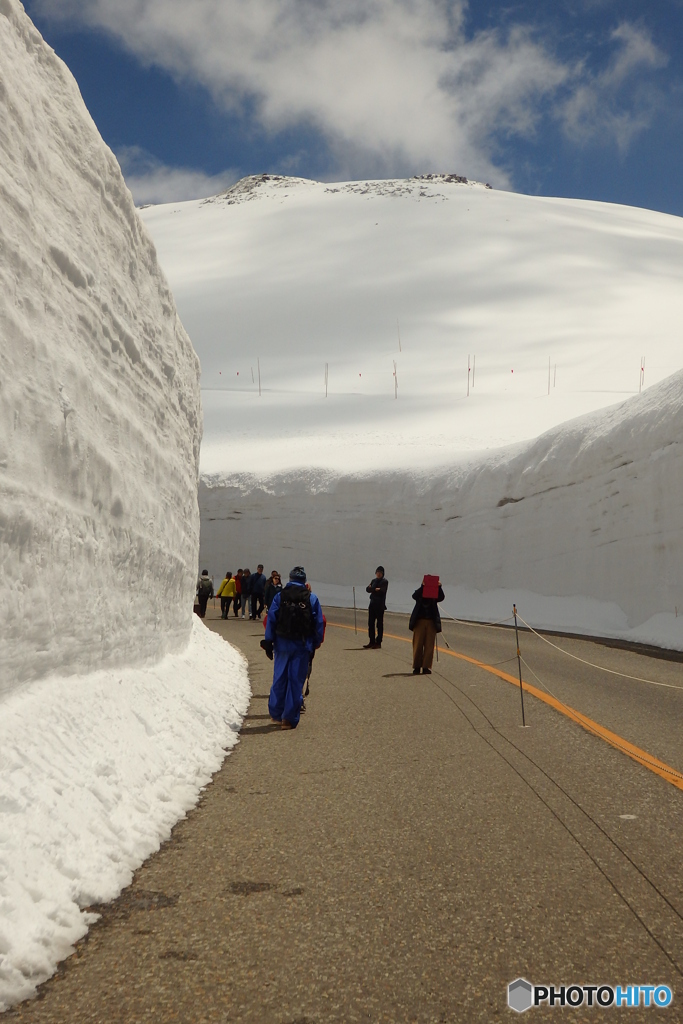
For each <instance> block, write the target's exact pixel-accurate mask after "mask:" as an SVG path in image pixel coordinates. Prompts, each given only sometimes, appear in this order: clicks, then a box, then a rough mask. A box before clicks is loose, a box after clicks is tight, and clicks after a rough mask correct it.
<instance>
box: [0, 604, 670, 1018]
mask: <svg viewBox="0 0 683 1024" xmlns="http://www.w3.org/2000/svg"><path fill="white" fill-rule="evenodd" d="M209 615H210V616H212V615H214V616H216V618H214V619H213V620H212V619H211V618H209V619H208V620H207V621H208V624H209V625H210V626H211V627H212V628H214V629H216V630H217V631H218V632H220V633H221V634H222V635H223V636H225V637H227V638H228V639H230V640H231V641H232V642H233V643H235V644H236V645H237V646H238V647H239V648H240V649H241V650H242V651H243V653H245V654H246V655H247V657H248V658H249V661H250V673H251V683H252V689H253V698H252V703H251V707H250V711H249V715H248V717H247V719H246V721H245V724H244V728H243V730H242V733H241V742H240V743H239V744H238V747H237V749H236V751H235V752H234V753H233V755H232V756H231V757H230V758H229V760H228V761H227V762H226V763H225V765H224V766H223V768H222V769H221V771H220V772H219V773H218V774H217V775H216V776H215V778H214V782H213V784H212V785H211V786H209V788H208V789H207V791H206V793H205V795H204V797H203V799H202V801H201V802H200V804H199V806H198V807H197V808H196V810H194V811H192V812H191V813H190V815H189V816H188V818H187V819H186V820H184V821H182V822H181V823H180V824H179V825H177V826H176V828H175V829H174V832H173V835H172V837H171V839H170V841H169V842H168V843H167V844H165V845H164V846H163V847H162V849H161V850H160V852H159V853H158V854H155V855H154V856H153V857H152V858H151V859H150V860H149V861H148V862H147V863H146V864H145V865H144V866H143V867H142V868H141V869H140V871H139V872H138V873H137V875H136V877H135V879H134V882H133V884H132V886H131V887H130V889H128V890H126V892H124V893H123V895H122V896H121V897H120V898H119V900H117V901H115V902H114V903H113V904H111V905H110V906H109V907H106V908H102V909H103V918H102V922H101V923H100V924H97V925H95V926H94V927H93V928H92V930H91V933H90V937H89V939H88V940H87V941H86V942H84V943H83V944H82V945H81V946H80V947H79V949H78V951H77V953H76V955H75V956H74V957H73V958H72V959H71V961H69V962H68V963H67V964H66V965H65V969H64V971H63V973H62V974H61V976H59V977H57V978H55V979H53V980H52V981H50V982H48V983H47V984H46V985H45V986H44V988H43V995H44V998H43V999H42V1000H41V1001H37V1002H33V1003H26V1004H23V1005H22V1006H20V1007H18V1008H16V1009H15V1010H14V1011H12V1012H11V1013H10V1015H9V1018H8V1019H11V1020H16V1021H24V1022H29V1021H31V1022H48V1021H50V1022H56V1021H60V1022H66V1021H69V1022H70V1024H71V1022H85V1021H88V1022H89V1024H90V1022H92V1021H95V1020H101V1021H105V1020H106V1021H108V1022H119V1021H120V1022H124V1021H125V1022H127V1024H128V1022H130V1021H136V1020H145V1019H151V1020H160V1021H161V1020H171V1019H172V1020H177V1021H183V1022H188V1024H189V1022H192V1024H196V1022H210V1024H218V1022H219V1021H220V1022H225V1021H231V1022H235V1021H239V1022H263V1021H268V1022H271V1021H272V1022H277V1024H279V1022H291V1021H293V1020H303V1019H306V1020H308V1021H315V1022H318V1024H322V1022H328V1021H344V1022H348V1021H350V1020H354V1019H358V1020H372V1021H380V1020H391V1021H396V1022H407V1021H417V1022H420V1024H422V1022H424V1024H426V1022H428V1021H434V1020H440V1021H444V1022H461V1021H464V1020H467V1021H487V1022H488V1021H491V1020H495V1019H498V1018H499V1017H500V1018H502V1017H503V1016H504V1015H505V1014H506V1013H507V1012H508V1011H507V1009H506V1003H505V1000H506V986H507V983H508V982H509V981H511V980H512V979H514V978H516V977H517V976H519V975H523V976H524V977H526V978H529V979H530V980H531V981H533V982H535V983H537V984H540V983H542V982H546V981H547V982H550V983H553V984H562V983H565V984H569V983H571V982H573V981H576V982H579V983H584V984H589V983H591V982H595V983H603V982H607V983H613V984H617V983H620V984H627V983H638V982H639V981H640V982H643V983H647V982H652V983H655V982H661V983H664V984H668V985H671V986H672V987H673V988H674V989H678V990H679V991H680V982H681V975H682V974H683V928H682V927H681V925H682V923H683V921H682V918H681V915H682V914H683V884H682V882H683V879H682V873H681V864H680V857H679V851H678V836H679V835H680V830H681V827H682V826H683V794H682V793H681V791H680V790H679V789H677V788H676V787H675V786H674V785H669V784H668V783H667V782H666V781H664V779H663V778H662V777H660V776H659V775H657V774H655V773H654V772H652V771H649V770H648V769H647V768H645V767H643V766H642V765H640V764H637V763H636V762H635V761H633V760H632V759H631V758H629V757H627V756H625V755H624V754H623V753H621V752H620V751H618V750H615V749H614V748H613V747H612V746H610V745H609V744H607V743H605V742H604V741H603V740H602V739H600V738H597V737H596V736H594V735H591V734H589V733H588V732H586V731H585V730H584V729H581V728H580V727H578V726H577V725H576V724H574V723H573V722H572V721H570V720H569V719H568V718H567V717H566V716H565V715H562V714H560V713H558V712H557V711H556V710H555V709H553V708H551V707H549V706H548V705H546V704H544V703H542V702H540V701H538V700H536V699H534V698H532V697H531V696H528V697H527V705H526V710H527V722H528V723H529V728H527V729H522V728H521V727H520V710H519V691H518V689H517V688H515V687H513V686H511V685H510V684H509V683H507V682H505V681H504V680H501V679H499V678H497V677H495V676H494V675H492V674H491V672H489V671H485V670H483V669H482V668H480V667H478V666H477V665H475V664H472V663H471V662H469V661H464V660H462V659H460V658H454V657H450V656H445V657H444V656H441V657H440V660H439V663H438V665H437V664H436V663H435V665H434V668H435V671H434V674H433V676H432V677H431V678H426V677H424V676H420V677H417V678H416V677H413V676H412V674H411V671H410V648H409V647H408V645H407V644H406V643H405V640H404V639H392V638H391V637H387V638H386V639H385V643H384V646H383V649H382V650H381V651H377V652H374V651H372V652H367V651H363V650H361V649H360V645H361V644H362V643H363V642H364V636H363V634H362V632H359V634H358V637H356V636H355V635H354V633H353V629H352V615H351V614H349V612H348V611H344V610H341V609H332V608H330V609H327V616H328V620H329V622H330V623H331V625H330V626H329V628H328V631H327V638H326V641H325V645H324V647H323V648H322V650H321V651H320V653H319V655H318V657H317V658H316V661H315V667H314V673H313V679H312V684H311V690H312V692H311V697H310V699H309V701H308V705H309V707H308V711H307V713H306V715H305V716H304V717H303V719H302V723H301V726H300V728H299V729H298V730H297V731H296V732H294V733H282V731H281V730H280V729H279V728H275V727H273V726H272V724H271V723H270V721H269V719H268V716H267V707H266V699H267V693H268V686H269V682H270V668H271V666H270V663H269V662H267V661H266V659H265V658H264V657H263V654H262V652H261V651H260V650H259V648H258V642H259V640H260V639H261V637H262V630H261V628H260V626H258V625H257V626H256V627H255V626H254V624H250V623H248V622H241V621H237V622H235V621H234V620H231V621H228V622H227V623H224V622H222V621H221V620H220V619H218V618H217V615H218V613H217V611H213V610H212V609H211V608H210V611H209ZM334 623H339V624H340V625H341V626H345V627H347V628H339V627H338V626H335V625H333V624H334ZM349 626H351V628H350V629H349V628H348V627H349ZM386 627H387V633H388V634H392V635H394V634H395V635H396V636H397V637H401V638H405V637H407V636H408V633H407V628H406V618H405V616H394V615H390V616H387V620H386ZM446 636H447V637H448V639H449V642H450V643H451V646H452V648H453V649H454V650H457V651H459V652H460V653H463V654H465V655H467V656H469V657H471V658H476V659H478V660H480V661H482V662H486V663H488V664H490V665H493V664H494V663H495V662H503V661H506V660H507V659H509V658H511V657H514V654H515V646H514V635H513V634H511V633H510V631H508V630H501V629H480V628H476V627H474V626H468V627H460V626H457V627H456V626H452V625H450V624H449V625H446ZM560 643H561V645H562V646H564V647H566V648H567V649H568V650H571V652H572V653H573V654H575V655H578V656H580V657H582V658H585V659H586V660H589V661H593V662H597V663H599V664H602V665H605V666H607V667H609V668H612V669H614V670H618V671H623V672H625V673H626V674H627V675H633V676H640V677H644V678H649V679H652V680H653V682H659V683H666V684H669V685H667V686H654V685H650V684H645V683H636V682H634V681H633V680H630V681H629V680H625V679H620V678H619V677H617V676H609V675H604V676H603V675H602V674H599V673H596V672H595V670H593V669H589V668H588V667H587V666H585V665H581V664H580V663H579V662H574V661H571V660H570V659H568V658H567V659H565V658H564V656H562V655H560V654H559V653H558V652H556V651H554V650H553V649H552V648H550V647H548V646H547V645H545V644H544V643H543V641H542V640H539V639H536V638H535V637H533V636H530V635H528V634H523V635H522V637H521V647H522V654H523V655H524V657H525V660H526V661H527V662H528V664H529V665H530V666H531V668H533V670H534V671H535V672H536V673H537V675H538V676H539V677H540V678H541V679H543V680H544V682H546V683H547V684H548V685H549V686H550V687H551V689H552V690H553V692H555V694H556V695H557V696H558V697H560V698H561V699H562V700H563V701H565V702H566V703H567V704H569V705H571V706H572V707H574V708H577V709H579V710H581V711H582V712H584V713H585V714H586V715H589V716H590V717H591V718H593V719H594V720H596V721H597V722H599V723H600V724H601V725H603V726H605V727H606V728H609V729H611V730H612V731H614V732H615V733H618V734H619V735H620V736H622V737H624V738H625V739H627V740H629V741H630V742H631V743H633V744H635V745H637V746H639V747H640V748H642V749H643V750H646V751H648V752H649V753H650V754H652V755H654V756H655V757H657V758H658V759H660V760H662V761H664V762H666V763H668V764H669V765H671V766H672V768H674V769H678V770H679V771H680V770H683V755H682V753H681V749H680V742H679V737H680V730H681V726H682V725H683V700H682V698H683V694H682V693H681V691H680V689H677V688H674V687H678V686H680V685H681V680H680V675H681V673H680V664H678V663H673V662H668V661H665V660H661V659H653V658H648V657H643V656H640V655H638V654H635V653H633V652H629V651H623V650H614V649H610V648H607V647H603V646H600V645H597V644H593V643H589V642H584V641H572V640H562V641H560ZM497 667H498V668H500V669H501V671H509V670H510V669H511V668H512V669H513V671H514V662H512V663H511V664H510V665H500V666H497ZM525 675H526V672H525ZM677 999H678V994H676V995H675V996H674V1003H673V1004H672V1008H671V1010H670V1011H668V1012H669V1017H668V1019H671V1020H675V1019H680V1016H677V1014H680V1011H679V1010H677V1005H678V1004H677ZM635 1014H636V1018H638V1017H639V1014H638V1011H635ZM556 1015H557V1010H554V1011H553V1013H552V1016H551V1014H550V1012H549V1011H547V1010H542V1009H540V1010H537V1011H535V1016H534V1019H538V1020H544V1019H553V1020H554V1019H555V1017H556ZM596 1019H598V1013H596Z"/></svg>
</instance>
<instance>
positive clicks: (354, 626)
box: [353, 587, 358, 635]
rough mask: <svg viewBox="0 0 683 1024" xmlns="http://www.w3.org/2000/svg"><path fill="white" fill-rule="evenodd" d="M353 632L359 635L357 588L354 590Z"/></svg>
mask: <svg viewBox="0 0 683 1024" xmlns="http://www.w3.org/2000/svg"><path fill="white" fill-rule="evenodd" d="M353 631H354V633H355V634H356V635H358V622H357V620H356V588H355V587H354V588H353Z"/></svg>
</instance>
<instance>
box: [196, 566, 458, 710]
mask: <svg viewBox="0 0 683 1024" xmlns="http://www.w3.org/2000/svg"><path fill="white" fill-rule="evenodd" d="M207 583H208V586H207ZM388 587H389V581H388V580H387V578H386V576H385V574H384V566H382V565H378V566H377V569H376V570H375V575H374V578H373V579H372V580H371V581H370V583H369V584H368V586H367V587H366V588H365V589H366V591H367V593H368V594H369V595H370V605H369V608H368V643H367V644H365V645H364V648H365V650H380V649H381V647H382V640H383V637H384V612H385V611H386V606H387V590H388ZM213 596H214V593H213V583H212V581H211V579H210V578H209V573H208V570H207V569H204V570H203V571H202V574H201V576H200V577H199V580H198V582H197V601H198V604H199V608H198V614H199V615H201V616H202V618H203V617H204V616H205V615H206V606H207V603H208V601H209V598H210V597H213ZM215 596H216V597H220V599H221V617H222V618H223V619H227V618H228V615H229V611H230V606H231V605H232V607H233V609H234V615H235V617H237V615H238V612H239V610H240V608H241V610H242V618H244V617H245V611H246V607H247V602H248V601H249V602H250V606H249V607H250V614H249V618H250V619H260V617H261V615H262V613H263V612H264V610H265V612H266V621H265V636H264V638H263V640H262V641H261V647H262V648H263V650H264V651H265V653H266V656H267V657H268V658H269V659H270V660H271V661H272V662H273V683H272V686H271V688H270V695H269V698H268V713H269V715H270V718H271V720H272V721H273V722H274V723H276V724H278V725H279V726H280V728H281V729H296V727H297V725H298V724H299V719H300V717H301V712H302V711H305V710H306V704H305V697H307V696H308V692H309V680H310V676H311V670H312V667H313V658H314V657H315V652H316V651H317V650H318V648H319V647H320V646H321V645H322V643H323V640H324V639H325V626H326V621H325V616H324V615H323V611H322V608H321V606H320V601H319V600H318V598H317V597H316V595H315V594H314V593H313V592H312V590H311V586H310V584H309V583H308V582H307V579H306V570H305V569H304V568H303V566H301V565H295V566H294V568H293V569H292V570H291V572H290V573H289V580H288V582H287V583H286V585H285V586H284V587H283V586H282V580H281V577H280V574H279V573H278V572H276V571H273V572H271V574H270V576H269V577H268V579H266V577H265V575H264V573H263V566H262V565H259V566H258V567H257V572H256V573H250V571H249V569H239V570H238V572H237V575H236V576H233V575H232V573H230V572H226V574H225V578H224V579H223V582H222V583H221V585H220V587H219V588H218V591H217V592H216V595H215ZM443 600H444V592H443V589H442V587H441V582H440V580H439V577H438V576H424V578H423V580H422V583H421V584H420V586H419V587H418V588H417V590H416V591H415V592H414V593H413V601H414V602H415V606H414V608H413V611H412V614H411V616H410V621H409V623H408V628H409V629H410V630H411V631H412V634H413V675H419V674H420V672H422V673H423V674H424V675H430V674H431V671H432V662H433V659H434V647H435V644H436V637H437V634H438V633H440V632H441V615H440V613H439V604H440V603H441V602H442V601H443ZM304 688H305V689H304Z"/></svg>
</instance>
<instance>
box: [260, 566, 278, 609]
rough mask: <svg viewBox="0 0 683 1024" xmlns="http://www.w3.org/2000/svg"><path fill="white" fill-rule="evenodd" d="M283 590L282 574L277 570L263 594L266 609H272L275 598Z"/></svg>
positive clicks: (268, 581) (269, 578) (267, 583)
mask: <svg viewBox="0 0 683 1024" xmlns="http://www.w3.org/2000/svg"><path fill="white" fill-rule="evenodd" d="M281 590H282V582H281V580H280V573H279V572H278V571H277V569H273V571H272V572H271V574H270V576H269V577H268V580H267V581H266V588H265V590H264V592H263V600H264V604H265V606H266V608H270V606H271V604H272V603H273V598H274V597H275V595H276V594H279V593H280V591H281Z"/></svg>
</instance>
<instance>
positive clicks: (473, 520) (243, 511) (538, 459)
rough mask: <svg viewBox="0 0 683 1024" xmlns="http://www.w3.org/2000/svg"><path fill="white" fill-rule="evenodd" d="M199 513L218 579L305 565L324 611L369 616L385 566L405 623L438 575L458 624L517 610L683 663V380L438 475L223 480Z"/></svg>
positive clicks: (208, 559) (210, 483)
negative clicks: (245, 567) (671, 652)
mask: <svg viewBox="0 0 683 1024" xmlns="http://www.w3.org/2000/svg"><path fill="white" fill-rule="evenodd" d="M311 427H312V430H313V431H314V425H313V424H312V425H311ZM199 502H200V509H201V516H202V539H201V553H200V560H201V562H202V564H203V565H206V566H207V567H209V568H210V569H211V571H216V572H222V571H224V569H225V568H231V569H232V570H233V571H234V569H235V568H236V567H237V566H238V565H242V564H243V563H244V561H245V559H246V561H247V564H248V563H249V559H251V560H252V561H256V560H257V559H258V561H262V562H264V563H266V567H267V568H268V567H270V566H273V565H274V566H277V567H278V568H279V569H280V570H281V571H285V570H286V569H288V568H289V567H290V563H292V564H295V563H297V562H302V563H303V564H304V565H305V566H306V568H307V570H308V572H309V577H310V578H312V579H313V580H315V581H318V582H319V583H320V584H321V587H320V592H321V596H322V597H323V598H325V597H327V599H328V600H330V602H331V603H338V604H348V603H349V597H350V593H351V592H350V587H351V585H354V584H355V585H356V587H357V588H358V586H359V585H362V587H363V589H362V590H361V593H360V595H359V603H360V604H362V605H363V604H364V603H365V601H364V598H365V593H364V586H365V584H366V583H367V581H368V580H369V579H370V578H371V576H372V574H373V572H374V569H375V566H376V565H377V564H378V563H382V564H383V565H384V566H385V568H386V571H387V576H388V577H389V579H390V581H393V583H392V582H390V588H389V607H390V608H393V609H395V610H407V609H408V608H409V607H411V606H412V605H411V602H410V600H409V594H410V592H411V591H412V589H413V588H414V587H415V586H416V585H417V584H418V583H419V582H420V580H421V578H422V575H423V573H425V572H438V573H439V574H440V575H441V578H442V580H443V581H444V582H445V584H446V589H447V603H446V607H447V610H448V611H450V613H451V614H456V615H458V616H462V617H471V618H480V619H484V618H488V617H491V618H501V617H505V616H507V615H509V614H510V609H511V605H512V601H513V600H516V601H517V603H518V605H520V608H523V609H524V611H526V617H527V619H528V620H531V621H533V624H535V625H538V626H544V627H546V628H556V629H560V630H561V629H565V630H567V631H568V632H571V631H578V632H586V633H592V634H594V635H610V636H629V635H630V636H631V637H632V638H633V639H639V640H641V641H643V642H649V643H658V644H660V645H663V646H671V647H680V648H681V649H683V617H681V615H682V610H683V535H682V533H681V522H683V372H681V373H677V374H675V375H673V376H672V377H669V378H667V379H666V380H665V381H663V382H661V383H660V384H658V385H656V386H653V387H652V388H650V389H648V390H647V391H645V392H643V394H642V395H639V396H637V397H634V398H632V399H629V400H627V401H626V402H623V403H622V404H620V405H617V406H614V407H612V408H610V409H607V410H605V411H602V412H598V413H591V414H589V415H587V416H583V417H580V418H578V419H576V420H572V421H570V422H568V423H566V424H563V425H562V426H560V427H556V428H554V429H552V430H550V431H548V432H547V433H545V434H543V435H542V436H541V437H539V438H538V439H536V440H534V441H532V442H526V443H522V444H518V445H515V446H514V447H511V448H507V449H499V450H497V451H495V452H491V453H482V454H481V455H480V456H479V457H470V458H469V459H468V460H467V461H465V462H462V463H460V464H458V465H455V466H453V467H450V468H447V469H444V470H443V471H441V472H435V473H433V474H431V475H429V476H427V475H424V476H420V475H419V474H416V473H404V474H401V473H390V474H376V475H372V476H355V477H354V476H348V475H347V476H343V475H332V474H329V473H324V472H315V471H311V472H308V473H304V472H300V473H291V474H285V475H281V476H271V477H269V478H268V479H262V480H257V479H255V478H249V477H245V476H234V477H232V478H230V477H229V476H227V475H222V476H218V475H216V476H208V477H206V478H203V479H202V480H201V482H200V497H199ZM235 559H237V561H235ZM250 567H251V566H250ZM329 584H333V585H335V586H332V587H329V586H328V585H329ZM449 590H450V600H448V597H449V594H448V591H449ZM335 593H336V595H337V600H335ZM676 606H677V607H678V618H677V617H676ZM501 613H502V614H501ZM523 613H524V612H523Z"/></svg>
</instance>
